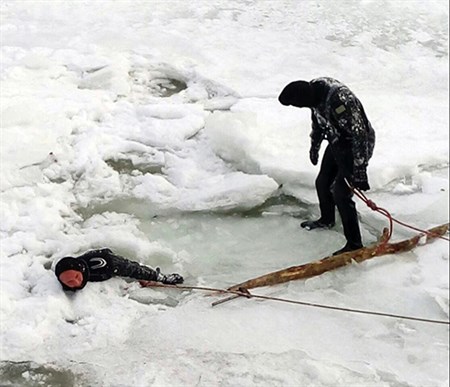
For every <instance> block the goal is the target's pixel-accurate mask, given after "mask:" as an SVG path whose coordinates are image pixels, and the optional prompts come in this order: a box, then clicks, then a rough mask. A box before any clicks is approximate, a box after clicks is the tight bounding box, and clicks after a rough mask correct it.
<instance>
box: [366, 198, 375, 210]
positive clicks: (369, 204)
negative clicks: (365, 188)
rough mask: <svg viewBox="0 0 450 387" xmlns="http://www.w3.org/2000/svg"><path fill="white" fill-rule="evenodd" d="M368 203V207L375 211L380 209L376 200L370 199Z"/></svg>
mask: <svg viewBox="0 0 450 387" xmlns="http://www.w3.org/2000/svg"><path fill="white" fill-rule="evenodd" d="M366 204H367V207H369V208H370V209H371V210H373V211H376V210H378V206H377V205H376V204H375V202H374V201H372V200H370V199H368V200H367V202H366Z"/></svg>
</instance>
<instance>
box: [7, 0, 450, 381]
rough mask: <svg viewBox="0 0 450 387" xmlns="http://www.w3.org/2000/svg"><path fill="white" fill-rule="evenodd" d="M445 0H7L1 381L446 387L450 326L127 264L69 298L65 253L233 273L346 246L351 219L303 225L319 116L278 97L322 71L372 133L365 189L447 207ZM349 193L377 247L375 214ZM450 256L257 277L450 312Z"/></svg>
mask: <svg viewBox="0 0 450 387" xmlns="http://www.w3.org/2000/svg"><path fill="white" fill-rule="evenodd" d="M448 15H449V12H448V4H447V2H446V1H440V0H434V1H415V0H410V1H395V0H392V1H387V0H386V1H371V0H360V1H352V2H347V1H337V0H336V1H328V0H323V1H322V0H321V1H294V0H293V1H288V0H278V1H244V0H227V1H219V0H212V1H203V0H191V1H189V2H184V1H162V0H161V1H159V0H152V1H133V2H131V1H92V2H81V1H80V2H67V1H57V0H55V1H51V2H48V1H46V2H44V1H32V2H31V1H19V0H15V1H7V0H5V1H3V2H2V3H1V26H0V28H1V30H0V33H1V74H0V76H1V143H0V147H1V149H0V162H1V175H0V177H1V180H0V189H1V229H0V233H1V234H0V236H1V246H0V252H1V263H0V265H1V266H0V269H1V270H0V280H1V296H0V297H1V299H0V309H1V310H0V312H1V344H0V349H1V365H0V370H1V372H0V375H1V376H0V383H1V384H2V385H3V384H6V385H8V383H9V384H10V385H11V384H13V385H23V386H34V385H39V384H40V385H42V384H45V385H50V386H57V385H90V386H95V385H98V386H103V385H104V386H175V385H179V386H197V385H198V386H254V385H263V386H337V385H342V386H433V387H434V386H447V385H448V381H449V369H448V362H449V344H448V343H449V334H448V326H445V325H436V324H427V323H421V322H414V321H409V320H400V319H392V318H386V317H376V316H368V315H357V314H350V313H344V312H338V311H331V310H324V309H318V308H308V307H302V306H299V305H292V304H284V303H279V302H271V301H255V300H244V299H242V300H234V301H232V302H229V303H227V304H223V305H220V306H217V307H214V308H212V307H211V303H212V302H213V301H215V300H217V297H215V296H214V297H211V296H205V294H204V293H200V292H187V291H184V292H181V291H176V290H170V291H167V290H163V289H149V288H140V287H139V285H138V284H136V283H134V282H129V281H125V280H124V279H121V278H115V279H112V280H110V281H107V282H103V283H91V284H88V286H87V287H86V288H85V289H84V290H83V291H82V292H78V293H77V294H65V293H64V292H63V291H62V290H61V288H60V286H59V284H58V282H57V280H56V278H55V276H54V273H53V271H52V267H53V265H54V262H55V260H57V259H58V258H60V257H62V256H65V255H75V254H78V253H81V252H84V251H86V250H88V249H91V248H97V247H104V246H107V247H110V248H111V249H113V250H114V251H116V252H117V253H119V254H122V255H125V256H127V257H129V258H131V259H135V260H137V261H140V262H142V263H144V264H148V265H150V266H153V267H156V266H159V267H160V268H161V270H162V271H163V272H166V273H170V272H179V273H181V274H183V275H184V277H185V279H186V284H187V285H193V286H209V287H218V288H226V287H228V286H230V285H233V284H236V283H239V282H241V281H244V280H246V279H249V278H253V277H256V276H259V275H262V274H265V273H268V272H271V271H274V270H278V269H281V268H286V267H290V266H293V265H298V264H302V263H306V262H310V261H312V260H315V259H318V258H322V257H325V256H327V255H329V254H330V253H331V252H332V251H334V250H336V249H338V248H340V247H341V246H342V245H343V244H344V237H343V235H342V230H341V226H340V225H339V224H338V225H337V226H336V228H335V229H333V230H330V231H326V232H320V231H318V232H316V231H313V232H306V231H305V230H302V229H300V227H299V223H300V220H301V219H306V218H314V217H315V216H317V215H318V206H317V198H316V194H315V189H314V180H315V177H316V175H317V172H318V167H314V166H312V165H311V164H310V162H309V159H308V149H309V132H310V127H311V124H310V113H309V111H307V110H305V109H295V108H292V107H284V106H281V105H280V104H279V103H278V101H277V96H278V94H279V92H280V91H281V89H282V88H283V87H284V86H285V85H286V84H287V83H289V82H291V81H293V80H297V79H307V80H308V79H311V78H315V77H318V76H331V77H335V78H337V79H339V80H341V81H342V82H344V83H345V84H347V85H348V86H349V87H350V88H351V89H352V90H353V91H354V92H355V93H356V94H357V96H358V97H359V98H360V99H361V101H362V102H363V104H364V106H365V110H366V112H367V114H368V116H369V119H370V120H371V122H372V124H373V126H374V128H375V130H376V134H377V142H376V147H375V153H374V156H373V158H372V160H371V162H370V165H369V178H370V185H371V187H372V190H371V191H369V193H368V195H369V196H370V198H371V199H373V200H374V201H375V202H376V203H377V204H379V205H380V206H382V207H385V208H388V209H389V210H390V211H391V212H392V214H393V215H394V216H396V217H398V218H400V219H402V220H403V221H406V222H408V223H411V224H413V225H415V226H417V227H420V228H430V227H433V226H435V225H438V224H442V223H445V222H448V219H449V206H448V204H449V203H448V195H449V169H448V165H449V118H448V117H449V100H448V91H449V90H448ZM323 148H324V147H323ZM322 151H323V150H322ZM357 205H358V210H359V212H360V218H361V226H362V233H363V239H364V242H365V243H366V244H370V243H373V242H375V241H376V239H377V238H378V237H379V235H380V231H381V229H382V228H383V227H385V226H386V220H385V219H384V218H382V217H381V216H379V215H377V214H375V213H373V212H372V211H371V210H370V209H368V208H367V207H364V206H363V204H362V203H361V202H358V203H357ZM413 233H414V232H413V231H410V230H407V229H404V228H401V227H399V226H397V227H396V228H395V232H394V236H393V238H394V239H397V240H400V239H404V238H407V237H410V236H411V235H413ZM448 270H449V245H448V242H446V241H443V240H439V241H436V242H435V243H433V244H430V245H426V246H421V247H419V248H417V249H415V250H414V251H412V252H409V253H404V254H399V255H396V256H386V257H383V258H378V259H374V260H373V261H368V262H366V263H363V264H359V265H351V266H349V267H347V268H344V269H341V270H337V271H335V272H330V273H326V274H324V275H322V276H320V277H316V278H312V279H309V280H306V281H296V282H292V283H288V284H284V285H280V286H275V287H272V288H264V289H259V290H255V293H257V294H264V295H273V296H276V297H282V298H286V299H293V300H302V301H309V302H314V303H319V304H327V305H333V306H341V307H347V308H355V309H364V310H372V311H379V312H385V313H393V314H401V315H407V316H416V317H424V318H429V319H436V320H447V321H448V319H449V277H448Z"/></svg>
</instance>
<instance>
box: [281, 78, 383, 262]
mask: <svg viewBox="0 0 450 387" xmlns="http://www.w3.org/2000/svg"><path fill="white" fill-rule="evenodd" d="M278 100H279V101H280V103H281V104H283V105H285V106H289V105H292V106H295V107H299V108H302V107H307V108H310V109H311V120H312V132H311V149H310V151H309V157H310V160H311V162H312V163H313V165H317V162H318V160H319V149H320V144H321V143H322V141H323V139H326V140H327V141H328V146H327V148H326V150H325V153H324V155H323V159H322V164H321V167H320V172H319V175H318V176H317V179H316V190H317V196H318V198H319V207H320V218H319V219H318V220H309V221H305V222H303V223H302V224H301V226H302V227H303V228H305V229H307V230H313V229H316V228H330V227H333V226H334V223H335V206H337V208H338V211H339V215H340V216H341V220H342V226H343V228H344V235H345V238H346V239H347V243H346V245H345V246H344V247H343V248H342V249H340V250H338V251H336V252H335V253H334V254H333V255H337V254H341V253H345V252H348V251H353V250H357V249H359V248H361V247H362V246H363V245H362V240H361V232H360V229H359V222H358V215H357V212H356V206H355V203H354V202H353V200H352V195H353V194H352V191H351V189H350V187H349V186H348V184H347V182H348V183H349V184H350V185H351V186H352V187H354V188H357V189H360V190H362V191H366V190H368V189H370V187H369V183H368V179H367V165H368V163H369V159H370V158H371V157H372V153H373V148H374V145H375V132H374V130H373V128H372V126H371V124H370V122H369V120H368V119H367V116H366V113H365V112H364V108H363V106H362V104H361V102H360V101H359V99H358V98H357V97H356V96H355V95H354V94H353V93H352V91H351V90H350V89H349V88H348V87H347V86H345V85H344V84H342V83H341V82H339V81H337V80H335V79H332V78H317V79H313V80H312V81H311V82H306V81H296V82H292V83H289V84H288V85H287V86H286V87H285V88H284V89H283V91H282V92H281V94H280V96H279V97H278Z"/></svg>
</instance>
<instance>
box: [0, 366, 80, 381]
mask: <svg viewBox="0 0 450 387" xmlns="http://www.w3.org/2000/svg"><path fill="white" fill-rule="evenodd" d="M79 382H80V380H78V376H77V375H75V374H74V373H73V372H72V371H70V370H67V369H57V368H55V367H52V366H49V365H39V364H36V363H34V362H28V361H25V362H11V361H5V362H1V363H0V384H1V385H2V386H22V387H32V386H52V387H71V386H76V385H79Z"/></svg>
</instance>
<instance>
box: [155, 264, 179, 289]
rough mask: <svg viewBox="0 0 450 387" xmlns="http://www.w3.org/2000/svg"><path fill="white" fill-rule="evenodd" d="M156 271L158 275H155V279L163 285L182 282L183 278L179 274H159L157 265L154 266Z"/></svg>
mask: <svg viewBox="0 0 450 387" xmlns="http://www.w3.org/2000/svg"><path fill="white" fill-rule="evenodd" d="M156 272H157V273H158V276H157V277H156V281H158V282H161V283H163V284H165V285H176V284H182V283H183V282H184V279H183V277H182V276H181V275H179V274H176V273H174V274H169V275H164V274H161V271H160V270H159V267H157V268H156Z"/></svg>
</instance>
